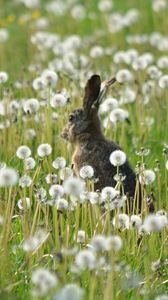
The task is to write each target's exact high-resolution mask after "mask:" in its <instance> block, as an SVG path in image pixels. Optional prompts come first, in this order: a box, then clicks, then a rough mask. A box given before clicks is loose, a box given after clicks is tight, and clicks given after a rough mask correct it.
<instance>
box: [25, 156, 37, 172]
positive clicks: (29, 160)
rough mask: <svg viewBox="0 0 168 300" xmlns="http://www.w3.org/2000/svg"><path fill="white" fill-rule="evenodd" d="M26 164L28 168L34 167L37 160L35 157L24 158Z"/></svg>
mask: <svg viewBox="0 0 168 300" xmlns="http://www.w3.org/2000/svg"><path fill="white" fill-rule="evenodd" d="M24 165H25V169H26V170H32V169H34V167H35V165H36V162H35V160H34V158H33V157H28V158H26V159H25V160H24Z"/></svg>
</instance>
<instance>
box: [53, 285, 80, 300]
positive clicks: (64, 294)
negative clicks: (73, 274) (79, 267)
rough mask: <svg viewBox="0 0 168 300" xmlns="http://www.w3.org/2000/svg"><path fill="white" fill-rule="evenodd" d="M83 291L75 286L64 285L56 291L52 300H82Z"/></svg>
mask: <svg viewBox="0 0 168 300" xmlns="http://www.w3.org/2000/svg"><path fill="white" fill-rule="evenodd" d="M83 295H84V290H83V289H82V288H80V287H79V286H78V285H76V284H72V283H71V284H66V285H65V286H64V287H63V288H62V289H61V290H59V291H58V293H57V294H56V296H55V297H54V300H82V299H83Z"/></svg>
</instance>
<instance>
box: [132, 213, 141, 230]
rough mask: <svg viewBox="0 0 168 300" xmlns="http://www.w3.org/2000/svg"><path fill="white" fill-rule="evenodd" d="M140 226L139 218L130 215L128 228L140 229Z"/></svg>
mask: <svg viewBox="0 0 168 300" xmlns="http://www.w3.org/2000/svg"><path fill="white" fill-rule="evenodd" d="M141 225H142V220H141V218H140V217H139V216H137V215H132V216H131V219H130V227H131V228H133V227H134V228H140V226H141Z"/></svg>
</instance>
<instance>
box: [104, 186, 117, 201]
mask: <svg viewBox="0 0 168 300" xmlns="http://www.w3.org/2000/svg"><path fill="white" fill-rule="evenodd" d="M118 194H119V191H117V190H115V188H113V187H111V186H106V187H104V188H103V189H102V191H101V200H100V201H101V203H102V202H105V201H106V200H113V199H114V198H115V197H116V196H117V195H118Z"/></svg>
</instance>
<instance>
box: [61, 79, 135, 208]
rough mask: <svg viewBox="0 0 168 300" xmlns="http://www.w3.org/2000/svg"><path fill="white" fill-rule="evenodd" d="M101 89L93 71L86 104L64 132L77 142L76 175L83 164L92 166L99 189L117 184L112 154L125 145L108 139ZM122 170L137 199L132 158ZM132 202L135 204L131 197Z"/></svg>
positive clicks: (130, 194)
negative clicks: (101, 115) (101, 112)
mask: <svg viewBox="0 0 168 300" xmlns="http://www.w3.org/2000/svg"><path fill="white" fill-rule="evenodd" d="M92 87H93V88H92ZM99 93H100V77H99V76H98V75H93V76H92V77H91V79H90V80H88V82H87V85H86V87H85V95H84V100H83V108H80V109H77V110H74V111H73V112H72V114H70V120H69V121H68V123H67V125H66V126H65V128H64V130H63V132H62V137H63V138H65V139H66V140H68V141H69V142H71V143H74V144H75V146H76V147H75V151H74V154H73V156H72V164H73V170H74V173H75V174H76V176H79V172H80V169H81V167H82V166H85V165H90V166H92V167H93V169H94V177H95V179H96V180H95V189H99V190H101V189H102V188H103V187H105V186H113V187H115V185H116V181H115V180H114V176H115V175H116V171H117V170H116V167H114V166H113V165H112V164H111V163H110V160H109V156H110V154H111V153H112V152H113V151H114V150H118V149H120V150H121V148H120V146H119V145H117V144H116V143H115V142H113V141H109V140H107V139H106V138H105V137H104V135H103V133H102V129H101V123H100V119H99V116H98V106H99V103H98V102H96V100H97V98H98V95H99ZM119 170H120V173H122V175H123V176H126V178H125V180H124V182H123V184H124V192H125V193H126V194H127V195H128V198H129V199H131V198H132V199H133V198H134V194H135V188H136V176H135V173H134V171H133V170H132V168H131V166H130V164H129V162H128V160H127V161H126V162H125V163H124V164H123V165H122V166H121V167H120V168H119ZM129 202H130V203H129V204H130V207H131V206H132V203H131V200H129ZM139 205H140V204H139Z"/></svg>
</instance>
